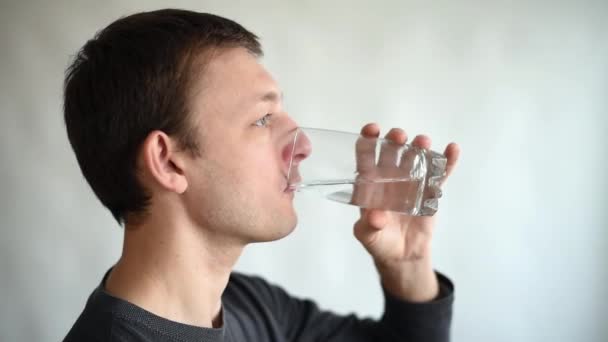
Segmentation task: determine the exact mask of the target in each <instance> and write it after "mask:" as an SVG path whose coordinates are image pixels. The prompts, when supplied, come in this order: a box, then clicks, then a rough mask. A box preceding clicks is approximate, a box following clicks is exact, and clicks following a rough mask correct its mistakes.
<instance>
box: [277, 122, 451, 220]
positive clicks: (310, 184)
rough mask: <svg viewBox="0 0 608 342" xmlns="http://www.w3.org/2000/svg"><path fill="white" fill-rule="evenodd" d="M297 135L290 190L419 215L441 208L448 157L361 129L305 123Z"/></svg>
mask: <svg viewBox="0 0 608 342" xmlns="http://www.w3.org/2000/svg"><path fill="white" fill-rule="evenodd" d="M291 134H292V135H293V137H291V136H290V144H291V145H290V146H288V149H287V150H289V149H291V153H290V156H289V157H288V158H289V169H288V172H287V182H288V188H289V189H290V190H294V191H305V190H311V191H312V190H316V191H318V192H320V193H321V194H322V195H323V196H325V197H326V198H328V199H331V200H334V201H337V202H341V203H346V204H351V205H355V206H358V207H361V208H376V209H384V210H390V211H395V212H399V213H403V214H408V215H413V216H432V215H433V214H435V212H437V208H438V200H439V198H440V197H441V195H442V192H441V188H440V186H441V183H442V181H443V180H444V178H445V175H446V163H447V159H446V157H445V156H444V155H442V154H440V153H437V152H434V151H430V150H425V149H420V148H417V147H414V146H412V145H409V144H402V145H400V144H397V143H394V142H392V141H389V140H386V139H382V138H369V137H364V136H362V135H360V134H357V133H348V132H340V131H332V130H326V129H318V128H306V127H300V128H297V129H296V130H294V131H293V132H292V133H291Z"/></svg>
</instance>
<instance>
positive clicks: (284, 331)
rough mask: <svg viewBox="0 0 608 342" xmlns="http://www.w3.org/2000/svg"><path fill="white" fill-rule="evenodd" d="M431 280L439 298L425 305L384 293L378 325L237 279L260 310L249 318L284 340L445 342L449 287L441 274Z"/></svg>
mask: <svg viewBox="0 0 608 342" xmlns="http://www.w3.org/2000/svg"><path fill="white" fill-rule="evenodd" d="M437 277H438V279H439V284H440V294H439V296H438V297H437V298H436V299H434V300H432V301H430V302H426V303H413V302H407V301H404V300H402V299H399V298H397V297H395V296H393V295H391V294H390V293H389V292H388V291H387V290H386V289H385V288H384V289H383V290H384V291H383V292H384V298H385V309H384V314H383V315H382V318H381V319H380V320H372V319H361V318H359V317H357V316H355V315H353V314H351V315H346V316H342V315H337V314H335V313H332V312H330V311H323V310H320V309H319V307H318V306H317V304H316V303H314V302H313V301H311V300H307V299H299V298H295V297H292V296H290V295H289V294H288V293H287V292H286V291H285V290H283V289H282V288H281V287H279V286H275V285H271V284H268V283H267V282H266V281H264V280H263V279H261V278H258V277H239V279H240V280H239V283H240V284H239V287H241V288H243V289H242V291H244V292H247V293H250V294H251V297H255V300H256V303H257V304H256V305H255V306H256V307H258V308H262V309H261V310H260V311H259V312H258V313H255V315H257V316H260V315H261V316H267V317H272V318H271V319H268V318H267V320H265V321H266V322H268V321H271V322H272V323H271V325H272V326H274V327H276V329H278V330H280V331H281V335H283V336H285V339H286V340H287V341H294V342H295V341H332V342H342V341H344V342H372V341H373V342H376V341H381V342H391V341H395V342H396V341H400V342H403V341H425V342H443V341H448V340H449V330H450V323H451V317H452V302H453V300H454V296H453V289H454V288H453V286H452V283H451V282H450V280H449V279H447V278H446V277H444V276H443V275H441V274H439V273H437ZM244 288H246V290H245V289H244ZM260 312H261V313H260Z"/></svg>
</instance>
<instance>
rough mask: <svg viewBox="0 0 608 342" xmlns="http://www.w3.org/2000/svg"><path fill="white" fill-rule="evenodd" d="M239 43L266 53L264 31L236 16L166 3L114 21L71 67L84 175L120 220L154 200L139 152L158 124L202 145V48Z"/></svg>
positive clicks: (70, 130)
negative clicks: (141, 174)
mask: <svg viewBox="0 0 608 342" xmlns="http://www.w3.org/2000/svg"><path fill="white" fill-rule="evenodd" d="M231 47H242V48H245V49H247V50H248V51H249V52H250V53H252V54H254V55H255V56H258V57H259V56H261V55H262V50H261V46H260V43H259V41H258V37H257V36H256V35H255V34H253V33H251V32H249V31H247V30H246V29H245V28H244V27H242V26H241V25H239V24H238V23H236V22H234V21H232V20H229V19H226V18H222V17H219V16H216V15H213V14H208V13H197V12H192V11H186V10H177V9H164V10H158V11H153V12H143V13H137V14H133V15H130V16H127V17H123V18H120V19H118V20H117V21H115V22H113V23H112V24H110V25H109V26H108V27H106V28H105V29H103V30H101V31H100V32H98V33H97V34H96V35H95V37H94V38H93V39H91V40H89V41H87V43H86V44H85V45H84V46H83V47H82V49H80V51H78V53H77V54H76V56H75V57H74V60H73V62H72V63H71V65H70V66H69V67H68V68H67V70H66V75H65V83H64V119H65V125H66V129H67V134H68V138H69V140H70V144H71V145H72V148H73V149H74V153H75V154H76V159H77V160H78V164H79V166H80V169H81V171H82V173H83V175H84V177H85V178H86V180H87V181H88V183H89V185H90V186H91V188H92V189H93V191H94V192H95V194H96V195H97V197H98V198H99V200H100V201H101V203H103V205H104V206H105V207H107V208H108V209H109V210H110V212H111V213H112V215H113V216H114V218H115V219H116V220H117V221H118V223H119V224H122V223H123V222H125V221H126V218H127V214H130V213H141V212H144V211H145V209H146V207H147V205H148V204H149V201H150V198H151V196H150V194H149V193H148V192H147V191H146V189H144V187H143V186H142V185H141V183H140V182H139V181H138V177H137V169H136V159H137V153H138V150H139V147H140V146H141V144H142V142H143V141H144V140H145V138H146V137H147V136H148V134H149V133H150V132H152V131H154V130H161V131H163V132H165V133H166V134H168V135H170V136H174V137H176V138H177V139H178V142H179V144H180V145H181V147H182V148H184V149H186V150H190V151H192V152H194V153H195V154H198V153H199V152H200V151H199V146H198V141H197V139H196V136H195V135H194V132H195V128H196V127H195V125H194V124H193V123H192V122H193V120H191V119H190V112H191V110H190V103H191V101H190V91H191V88H192V84H193V81H194V80H198V79H200V78H199V77H198V76H199V75H200V71H201V70H202V68H201V67H202V64H201V63H204V62H202V61H203V60H204V58H203V57H202V56H205V55H206V54H209V53H211V52H212V51H213V50H216V49H222V48H231ZM199 61H201V62H199Z"/></svg>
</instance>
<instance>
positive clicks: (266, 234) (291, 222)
mask: <svg viewBox="0 0 608 342" xmlns="http://www.w3.org/2000/svg"><path fill="white" fill-rule="evenodd" d="M297 223H298V218H297V217H296V215H295V213H294V214H292V215H290V216H288V217H285V216H284V217H280V218H279V217H275V218H274V219H273V220H271V223H270V224H268V225H267V226H266V227H262V228H261V231H260V233H261V234H260V235H259V236H258V239H256V242H270V241H277V240H280V239H282V238H284V237H286V236H288V235H289V234H291V233H292V232H293V231H294V230H295V229H296V225H297Z"/></svg>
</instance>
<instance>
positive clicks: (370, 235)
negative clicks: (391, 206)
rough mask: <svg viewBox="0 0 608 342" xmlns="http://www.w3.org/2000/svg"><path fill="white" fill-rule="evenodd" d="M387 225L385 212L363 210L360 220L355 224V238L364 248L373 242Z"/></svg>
mask: <svg viewBox="0 0 608 342" xmlns="http://www.w3.org/2000/svg"><path fill="white" fill-rule="evenodd" d="M386 224H387V217H386V212H385V211H382V210H375V209H363V210H362V212H361V218H360V219H359V221H357V222H356V223H355V229H354V233H355V237H356V238H357V240H359V241H360V242H361V243H362V244H363V245H364V246H369V245H370V244H372V243H373V242H374V240H375V239H376V237H377V236H378V234H379V233H380V231H382V228H384V227H385V226H386Z"/></svg>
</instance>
